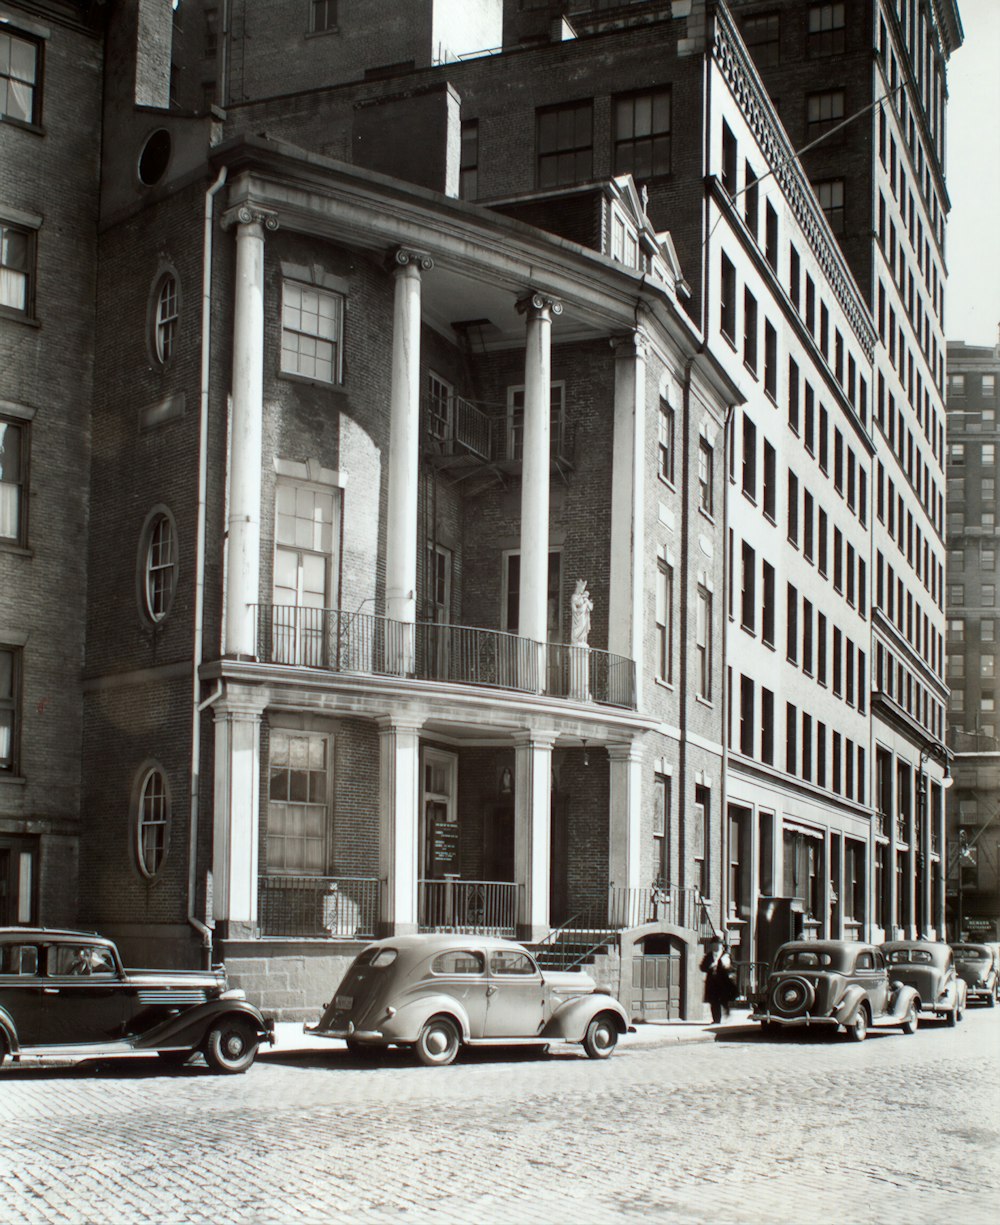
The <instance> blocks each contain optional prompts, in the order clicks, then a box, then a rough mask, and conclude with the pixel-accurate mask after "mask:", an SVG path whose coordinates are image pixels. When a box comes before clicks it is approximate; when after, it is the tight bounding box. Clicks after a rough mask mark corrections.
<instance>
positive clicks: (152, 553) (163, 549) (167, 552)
mask: <svg viewBox="0 0 1000 1225" xmlns="http://www.w3.org/2000/svg"><path fill="white" fill-rule="evenodd" d="M143 578H144V583H143V587H144V594H145V604H146V613H147V615H148V616H149V618H150V620H151V621H154V622H157V623H159V622H160V621H162V620H163V619H164V617H165V616H166V615H167V613H168V612H169V611H170V605H171V603H172V602H173V598H174V591H175V590H176V588H177V537H176V533H175V531H174V521H173V519H172V518H171V517H170V515H169V514H166V513H165V512H162V511H161V512H159V513H158V514H156V515H155V516H154V517H153V518H152V519H151V520H150V522H149V525H148V527H147V529H146V550H145V561H144V575H143Z"/></svg>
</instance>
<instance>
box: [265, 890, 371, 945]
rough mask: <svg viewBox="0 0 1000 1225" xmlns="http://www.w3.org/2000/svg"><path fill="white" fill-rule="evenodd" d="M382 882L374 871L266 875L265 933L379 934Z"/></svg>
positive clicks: (316, 936)
mask: <svg viewBox="0 0 1000 1225" xmlns="http://www.w3.org/2000/svg"><path fill="white" fill-rule="evenodd" d="M381 892H382V883H381V881H379V880H378V879H377V878H376V877H371V876H291V875H289V876H276V875H275V876H272V875H267V876H261V877H260V878H259V879H258V882H257V925H258V929H259V933H260V935H261V936H298V937H302V938H311V939H322V938H330V937H334V936H341V937H351V938H354V939H373V938H374V936H375V928H376V924H377V922H378V916H379V902H380V900H381Z"/></svg>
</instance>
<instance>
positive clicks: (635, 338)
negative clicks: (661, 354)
mask: <svg viewBox="0 0 1000 1225" xmlns="http://www.w3.org/2000/svg"><path fill="white" fill-rule="evenodd" d="M608 343H609V344H610V345H611V348H612V349H613V350H614V353H615V357H639V358H646V357H648V356H649V351H650V349H651V348H652V341H651V340H650V338H649V333H648V332H647V331H646V330H645V329H644V328H635V329H634V330H633V331H631V332H627V333H626V334H625V335H624V336H610V337H609V338H608Z"/></svg>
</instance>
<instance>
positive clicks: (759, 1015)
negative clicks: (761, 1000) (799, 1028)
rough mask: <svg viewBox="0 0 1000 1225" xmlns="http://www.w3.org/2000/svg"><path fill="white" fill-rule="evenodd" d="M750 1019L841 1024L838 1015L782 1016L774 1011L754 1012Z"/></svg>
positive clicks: (773, 1023)
mask: <svg viewBox="0 0 1000 1225" xmlns="http://www.w3.org/2000/svg"><path fill="white" fill-rule="evenodd" d="M750 1020H751V1021H761V1022H764V1023H767V1024H771V1025H807V1026H808V1025H840V1022H839V1021H838V1020H837V1018H836V1017H811V1016H804V1017H782V1016H777V1015H776V1014H775V1013H773V1012H752V1013H751V1014H750Z"/></svg>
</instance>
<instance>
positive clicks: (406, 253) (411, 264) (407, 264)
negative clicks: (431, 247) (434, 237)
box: [386, 247, 434, 274]
mask: <svg viewBox="0 0 1000 1225" xmlns="http://www.w3.org/2000/svg"><path fill="white" fill-rule="evenodd" d="M386 263H387V264H388V266H389V268H390V269H391V271H392V272H408V271H410V272H416V273H418V274H419V273H421V272H430V270H431V269H432V268H433V267H434V260H433V258H432V257H431V256H430V255H429V254H428V253H427V252H426V251H418V250H416V249H415V248H413V247H397V248H396V249H395V250H394V251H391V252H390V253H389V256H388V258H387V260H386Z"/></svg>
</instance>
